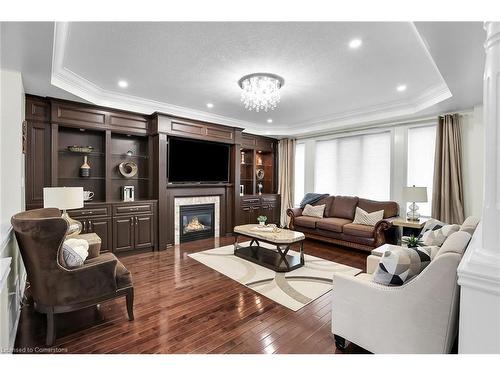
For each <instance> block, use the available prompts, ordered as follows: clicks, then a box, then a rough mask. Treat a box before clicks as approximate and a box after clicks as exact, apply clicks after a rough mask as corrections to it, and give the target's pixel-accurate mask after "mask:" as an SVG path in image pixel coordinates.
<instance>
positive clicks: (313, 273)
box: [189, 242, 361, 311]
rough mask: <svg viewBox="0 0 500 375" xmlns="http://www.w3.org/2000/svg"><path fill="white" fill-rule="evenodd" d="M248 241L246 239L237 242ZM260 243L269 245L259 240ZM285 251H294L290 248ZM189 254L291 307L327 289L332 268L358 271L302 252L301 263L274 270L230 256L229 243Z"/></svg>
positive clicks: (321, 293) (346, 271)
mask: <svg viewBox="0 0 500 375" xmlns="http://www.w3.org/2000/svg"><path fill="white" fill-rule="evenodd" d="M248 244H249V242H246V243H242V244H240V245H243V246H248ZM261 246H266V247H269V248H271V249H272V248H273V246H271V245H268V244H265V243H263V242H261ZM289 254H291V255H297V253H296V252H294V251H290V252H289ZM189 256H190V257H191V258H193V259H195V260H197V261H198V262H200V263H203V264H204V265H206V266H208V267H210V268H212V269H214V270H216V271H217V272H220V273H222V274H223V275H226V276H227V277H230V278H231V279H233V280H236V281H238V282H239V283H241V284H243V285H245V286H247V287H248V288H250V289H252V290H254V291H256V292H257V293H260V294H262V295H264V296H266V297H267V298H270V299H272V300H273V301H276V302H278V303H279V304H281V305H283V306H285V307H288V308H289V309H291V310H293V311H297V310H299V309H301V308H302V307H304V306H305V305H307V304H308V303H310V302H312V301H314V300H315V299H317V298H319V297H321V296H322V295H323V294H325V293H326V292H328V291H329V290H331V289H332V278H333V274H334V273H335V272H343V273H348V274H351V275H357V274H358V273H360V272H361V270H360V269H358V268H353V267H349V266H345V265H343V264H340V263H335V262H331V261H329V260H325V259H321V258H316V257H313V256H311V255H307V254H306V255H305V265H304V266H303V267H300V268H298V269H296V270H294V271H291V272H286V273H278V272H274V271H273V270H270V269H267V268H265V267H262V266H259V265H258V264H255V263H252V262H248V261H246V260H244V259H241V258H238V257H236V256H234V254H233V245H228V246H224V247H218V248H216V249H212V250H206V251H200V252H199V253H194V254H190V255H189Z"/></svg>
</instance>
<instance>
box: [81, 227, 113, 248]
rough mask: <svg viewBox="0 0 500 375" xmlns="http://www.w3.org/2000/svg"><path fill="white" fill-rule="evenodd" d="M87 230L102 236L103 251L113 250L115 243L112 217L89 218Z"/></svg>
mask: <svg viewBox="0 0 500 375" xmlns="http://www.w3.org/2000/svg"><path fill="white" fill-rule="evenodd" d="M87 232H88V233H92V232H93V233H95V234H97V235H98V236H99V237H100V238H101V252H105V251H111V246H112V243H113V242H112V235H111V233H112V228H111V219H89V220H88V221H87Z"/></svg>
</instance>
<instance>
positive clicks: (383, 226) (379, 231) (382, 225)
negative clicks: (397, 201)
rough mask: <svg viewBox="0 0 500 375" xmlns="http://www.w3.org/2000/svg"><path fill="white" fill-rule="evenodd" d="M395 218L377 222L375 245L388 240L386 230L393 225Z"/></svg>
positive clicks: (380, 244)
mask: <svg viewBox="0 0 500 375" xmlns="http://www.w3.org/2000/svg"><path fill="white" fill-rule="evenodd" d="M394 219H395V218H387V219H382V220H380V221H379V222H378V223H377V224H375V229H374V237H375V244H374V246H375V247H379V246H382V245H383V244H385V243H386V242H387V236H386V231H388V230H389V229H391V228H392V227H393V225H392V222H393V221H394Z"/></svg>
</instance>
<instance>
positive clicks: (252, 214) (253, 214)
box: [248, 206, 262, 224]
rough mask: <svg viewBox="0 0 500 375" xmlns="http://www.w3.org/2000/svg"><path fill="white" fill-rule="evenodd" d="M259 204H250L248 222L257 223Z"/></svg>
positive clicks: (259, 210)
mask: <svg viewBox="0 0 500 375" xmlns="http://www.w3.org/2000/svg"><path fill="white" fill-rule="evenodd" d="M261 210H262V208H261V206H252V207H251V210H250V219H249V222H248V224H257V218H258V217H259V216H260V215H261Z"/></svg>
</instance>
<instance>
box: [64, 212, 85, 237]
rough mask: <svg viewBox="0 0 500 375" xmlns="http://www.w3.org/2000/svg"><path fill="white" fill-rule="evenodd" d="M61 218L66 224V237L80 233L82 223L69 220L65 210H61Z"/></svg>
mask: <svg viewBox="0 0 500 375" xmlns="http://www.w3.org/2000/svg"><path fill="white" fill-rule="evenodd" d="M61 217H62V218H63V219H64V220H66V221H67V222H68V231H67V232H66V237H75V236H78V235H79V234H80V232H81V231H82V223H80V222H79V221H77V220H73V219H72V218H70V217H69V215H68V213H67V212H66V210H63V213H62V215H61Z"/></svg>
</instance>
